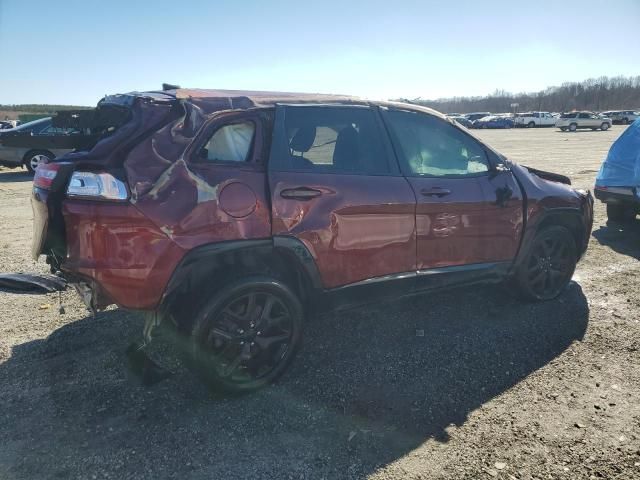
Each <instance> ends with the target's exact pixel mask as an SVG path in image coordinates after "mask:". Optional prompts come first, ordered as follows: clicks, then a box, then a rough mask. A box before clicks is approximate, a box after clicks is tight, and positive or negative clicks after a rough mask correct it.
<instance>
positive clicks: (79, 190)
mask: <svg viewBox="0 0 640 480" xmlns="http://www.w3.org/2000/svg"><path fill="white" fill-rule="evenodd" d="M67 196H68V197H77V198H87V199H95V200H120V201H122V200H127V199H128V198H129V192H128V191H127V186H126V185H125V184H124V182H122V181H121V180H118V179H117V178H116V177H114V176H113V175H111V174H110V173H93V172H73V174H72V175H71V180H70V181H69V186H68V187H67Z"/></svg>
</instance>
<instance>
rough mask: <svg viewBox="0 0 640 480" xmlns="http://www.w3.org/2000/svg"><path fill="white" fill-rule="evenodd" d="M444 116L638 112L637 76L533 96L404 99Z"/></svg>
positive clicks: (501, 93)
mask: <svg viewBox="0 0 640 480" xmlns="http://www.w3.org/2000/svg"><path fill="white" fill-rule="evenodd" d="M401 100H403V101H410V102H411V103H417V104H420V105H424V106H426V107H430V108H433V109H434V110H438V111H440V112H443V113H454V112H458V113H469V112H495V113H500V112H513V111H514V108H512V107H511V104H514V103H517V104H519V105H518V106H517V107H515V108H516V109H517V111H518V112H525V111H531V110H539V111H545V112H570V111H572V110H592V111H605V110H638V109H640V76H635V77H624V76H618V77H599V78H589V79H587V80H584V81H582V82H566V83H563V84H562V85H560V86H559V87H548V88H546V89H544V90H541V91H539V92H534V93H517V94H513V93H509V92H506V91H504V90H496V91H495V92H494V93H492V94H490V95H487V96H485V97H453V98H440V99H437V100H420V99H417V100H407V99H401Z"/></svg>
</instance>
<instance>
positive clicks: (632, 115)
mask: <svg viewBox="0 0 640 480" xmlns="http://www.w3.org/2000/svg"><path fill="white" fill-rule="evenodd" d="M610 118H611V120H612V121H613V123H621V124H622V125H629V124H630V123H633V122H635V121H636V120H637V119H638V118H640V112H638V111H634V110H620V111H617V112H611V115H610Z"/></svg>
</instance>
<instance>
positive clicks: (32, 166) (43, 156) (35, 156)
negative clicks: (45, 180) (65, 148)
mask: <svg viewBox="0 0 640 480" xmlns="http://www.w3.org/2000/svg"><path fill="white" fill-rule="evenodd" d="M54 158H56V156H55V155H54V154H53V153H51V152H49V151H47V150H31V151H30V152H27V154H26V155H25V156H24V159H23V161H22V163H23V165H24V166H25V168H26V169H27V171H28V172H29V173H30V174H31V175H33V174H34V173H35V172H36V167H37V166H38V163H40V161H45V162H50V161H51V160H53V159H54Z"/></svg>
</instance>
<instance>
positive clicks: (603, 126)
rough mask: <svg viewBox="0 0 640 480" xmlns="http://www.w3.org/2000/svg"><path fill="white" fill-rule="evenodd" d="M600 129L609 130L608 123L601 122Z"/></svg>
mask: <svg viewBox="0 0 640 480" xmlns="http://www.w3.org/2000/svg"><path fill="white" fill-rule="evenodd" d="M600 130H602V131H603V132H604V131H606V130H609V124H608V123H607V122H603V124H602V125H600Z"/></svg>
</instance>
